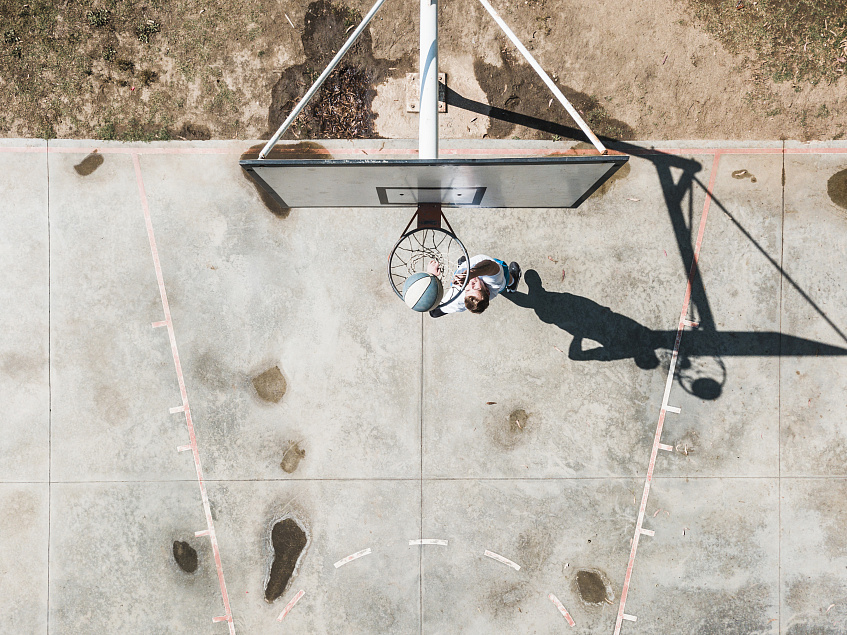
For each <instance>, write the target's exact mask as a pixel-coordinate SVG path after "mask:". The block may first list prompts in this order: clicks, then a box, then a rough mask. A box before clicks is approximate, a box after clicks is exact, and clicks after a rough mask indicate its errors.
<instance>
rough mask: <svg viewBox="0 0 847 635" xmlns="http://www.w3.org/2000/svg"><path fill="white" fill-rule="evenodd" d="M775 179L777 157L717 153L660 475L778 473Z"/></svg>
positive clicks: (778, 214)
mask: <svg viewBox="0 0 847 635" xmlns="http://www.w3.org/2000/svg"><path fill="white" fill-rule="evenodd" d="M781 178H782V156H781V155H736V154H726V155H722V156H721V157H720V160H719V164H718V172H717V178H716V180H715V193H714V197H713V199H712V202H711V205H710V209H709V216H708V221H707V225H706V231H705V234H704V240H703V244H702V250H701V252H700V266H699V277H698V278H696V279H695V281H694V285H693V287H692V306H691V310H690V312H689V319H691V320H694V321H696V322H698V323H699V326H698V327H696V328H689V329H686V331H685V333H684V334H683V336H682V340H681V345H680V359H679V363H678V366H677V378H676V379H677V380H676V382H675V384H674V386H673V388H672V389H671V392H670V399H669V404H670V405H672V406H675V407H678V408H680V409H681V411H680V413H678V414H675V413H669V414H668V415H667V417H666V419H665V427H664V432H663V434H662V441H663V442H664V443H666V444H669V445H672V446H674V451H673V452H672V453H666V452H662V453H661V454H660V456H659V460H658V462H657V468H656V469H657V470H658V473H660V474H663V475H709V476H719V475H724V476H741V475H744V476H776V475H777V473H778V471H779V439H778V425H777V422H778V418H779V384H778V379H777V378H778V374H779V362H780V359H779V352H780V316H779V306H780V288H781V287H780V280H781V276H780V271H779V267H778V264H777V265H774V264H773V263H772V261H775V262H777V263H778V261H779V259H780V255H781V240H782V220H781V219H782V191H781ZM705 183H707V182H704V184H705ZM698 187H699V185H698ZM674 330H675V327H674Z"/></svg>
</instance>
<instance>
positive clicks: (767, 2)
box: [688, 0, 847, 84]
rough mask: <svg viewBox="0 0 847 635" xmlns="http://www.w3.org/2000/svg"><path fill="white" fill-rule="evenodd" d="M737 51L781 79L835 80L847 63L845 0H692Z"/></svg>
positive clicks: (700, 15)
mask: <svg viewBox="0 0 847 635" xmlns="http://www.w3.org/2000/svg"><path fill="white" fill-rule="evenodd" d="M688 3H689V5H690V6H693V7H694V11H695V14H696V16H697V18H698V20H702V21H703V23H704V26H705V27H706V29H707V30H709V31H710V32H711V33H713V34H714V35H716V36H717V37H718V38H719V39H720V40H721V42H723V44H724V45H725V46H726V47H727V48H728V49H729V50H730V51H732V52H733V53H741V54H744V55H747V56H748V59H749V60H750V61H751V63H753V64H756V65H758V66H759V68H760V69H761V71H762V72H764V73H765V74H767V75H768V76H770V77H771V78H773V79H774V80H775V81H778V82H781V81H792V82H795V83H799V82H804V81H805V82H810V83H812V84H816V83H818V82H820V81H827V82H832V81H835V80H837V79H838V78H839V77H841V76H842V75H843V74H844V72H845V69H847V3H845V1H844V0H741V1H739V0H688Z"/></svg>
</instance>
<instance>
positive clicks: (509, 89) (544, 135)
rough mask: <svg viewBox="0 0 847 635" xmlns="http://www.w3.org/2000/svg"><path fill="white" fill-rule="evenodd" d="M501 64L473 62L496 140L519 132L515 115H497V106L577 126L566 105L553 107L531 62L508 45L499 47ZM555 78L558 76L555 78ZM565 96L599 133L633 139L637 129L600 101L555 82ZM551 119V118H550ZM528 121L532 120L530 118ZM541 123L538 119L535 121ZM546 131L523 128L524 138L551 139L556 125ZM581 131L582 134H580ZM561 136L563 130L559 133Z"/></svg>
mask: <svg viewBox="0 0 847 635" xmlns="http://www.w3.org/2000/svg"><path fill="white" fill-rule="evenodd" d="M500 61H501V64H500V65H496V64H487V63H485V62H484V61H482V60H481V59H477V60H475V61H474V75H475V76H476V80H477V82H478V83H479V85H480V87H481V88H482V90H483V91H484V92H485V95H486V97H487V101H488V104H489V105H490V106H491V107H492V109H494V111H493V112H492V113H491V115H492V116H491V118H490V121H489V124H488V130H487V134H488V136H489V137H492V138H495V139H504V138H507V137H509V136H511V135H512V134H514V133H515V131H516V122H515V121H514V119H515V118H514V117H512V116H508V117H505V119H508V120H504V119H498V118H497V114H498V113H497V111H496V109H502V110H505V111H509V112H513V113H514V112H517V113H519V114H520V115H524V116H525V117H529V118H533V119H536V120H541V122H548V123H553V124H556V123H557V122H563V123H562V124H560V125H559V126H558V127H559V128H562V127H564V126H569V127H572V128H576V124H575V123H573V121H572V120H571V118H570V116H569V115H568V114H567V113H566V112H565V110H564V108H563V107H561V106H560V105H559V106H554V107H551V105H550V97H552V95H551V94H550V89H549V88H547V85H546V84H544V82H543V81H542V80H541V79H540V78H539V77H538V75H537V74H536V73H535V71H534V70H533V69H532V67H531V66H529V65H528V64H525V63H523V62H522V61H520V60H518V59H517V58H516V57H515V55H514V53H512V51H511V49H510V48H509V47H508V46H506V45H505V44H504V45H503V46H501V47H500ZM553 79H554V81H555V79H556V78H555V77H554V78H553ZM556 84H557V85H558V86H559V89H560V90H561V91H562V92H563V93H564V95H565V97H567V99H568V100H569V101H570V102H571V104H573V106H574V108H576V109H577V111H578V112H579V113H580V114H581V115H582V118H583V119H584V120H585V122H586V123H587V124H588V126H589V127H590V128H591V129H592V130H593V131H594V133H595V134H597V135H599V136H608V137H612V138H614V139H634V138H635V131H634V130H633V129H632V127H630V126H629V125H628V124H626V123H624V122H623V121H619V120H617V119H614V118H612V117H611V116H610V115H609V113H608V112H606V110H605V108H604V107H603V106H602V105H601V103H600V101H599V100H598V99H597V98H596V97H593V96H591V95H587V94H586V93H581V92H579V91H577V90H574V89H573V88H570V87H568V86H564V85H562V84H560V83H559V82H556ZM551 120H552V121H551ZM527 123H531V122H529V121H527ZM535 123H536V124H538V122H535ZM539 127H543V128H545V130H536V129H533V128H527V127H524V128H521V129H520V133H519V134H520V135H521V138H522V139H532V138H541V139H549V138H550V137H551V135H552V134H553V132H552V129H553V127H555V126H539ZM577 134H580V135H581V133H579V132H578V133H577ZM560 136H562V135H561V133H560Z"/></svg>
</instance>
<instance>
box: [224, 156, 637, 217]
mask: <svg viewBox="0 0 847 635" xmlns="http://www.w3.org/2000/svg"><path fill="white" fill-rule="evenodd" d="M628 160H629V156H628V155H625V154H617V153H616V154H605V155H582V154H580V155H549V156H543V157H509V158H469V159H465V158H450V159H435V160H432V159H244V160H242V161H240V162H239V164H240V165H241V167H242V168H243V169H244V170H245V171H246V172H247V174H248V175H249V176H250V177H251V178H252V179H253V180H254V181H255V182H256V183H257V184H258V185H259V186H260V187H261V188H262V189H263V190H264V191H266V192H267V193H268V194H269V195H270V196H271V197H272V198H273V199H274V200H275V201H276V202H277V203H278V204H279V205H281V206H282V207H285V208H289V209H291V208H298V207H307V208H321V207H323V208H327V207H350V208H373V207H414V206H415V205H417V204H418V202H420V201H414V202H412V201H410V202H398V201H397V200H396V199H393V200H392V199H391V198H390V197H389V196H388V195H387V194H386V191H387V190H389V189H392V188H393V189H403V187H400V186H399V184H395V185H390V184H386V185H384V186H382V187H377V192H378V196H377V199H376V201H378V202H377V203H376V204H371V203H368V204H364V203H362V204H359V203H357V201H355V200H351V201H349V202H347V203H345V204H343V205H322V204H320V202H317V204H308V205H306V204H303V205H291V204H289V202H287V201H286V200H285V198H284V197H283V196H282V195H280V194H279V192H277V191H276V189H275V188H274V187H273V186H272V185H271V184H269V183H268V182H267V181H266V180H265V179H264V178H262V177H261V176H260V175H259V174H258V173H257V172H256V169H257V168H274V169H280V170H283V169H285V168H287V167H289V168H315V169H317V170H320V169H323V168H326V167H335V168H338V167H341V168H342V169H347V168H349V169H351V170H356V169H358V170H367V169H368V168H369V167H373V166H380V167H382V168H397V169H400V170H404V169H408V170H414V168H420V167H435V168H449V167H450V166H455V167H475V166H504V167H505V166H544V165H547V166H550V165H552V166H556V165H561V166H567V165H580V164H596V163H602V164H608V165H609V166H610V169H609V170H608V171H607V172H605V173H604V174H603V175H602V176H600V177H599V178H598V179H597V180H596V181H595V182H594V183H593V184H592V185H591V186H590V187H588V188H587V189H586V190H585V191H584V192H583V193H582V195H581V196H579V198H578V199H577V200H575V201H573V203H572V204H569V205H549V206H534V207H544V208H550V209H557V208H563V209H571V208H576V207H579V206H580V205H581V204H582V203H583V202H585V200H586V199H588V198H589V197H590V196H591V195H592V194H593V193H594V192H596V191H597V189H598V188H600V187H601V186H602V185H603V184H604V183H605V182H606V181H608V179H609V178H611V177H612V176H613V175H614V174H615V172H617V171H618V170H619V169H620V168H621V167H622V166H623V165H624V164H625V163H626V162H627V161H628ZM295 187H296V186H295ZM406 187H408V188H412V189H417V190H427V189H440V190H447V189H451V188H450V187H449V186H440V187H435V188H432V187H429V186H418V187H412V186H406ZM462 187H464V188H465V189H468V187H470V186H458V187H456V188H452V189H460V188H462ZM474 187H476V191H475V192H474V195H473V196H472V197H469V198H470V199H471V202H469V203H457V202H456V201H455V200H452V201H451V200H441V201H434V200H433V201H426V202H429V203H440V204H441V205H443V206H444V207H451V208H459V207H472V208H480V207H482V208H487V207H495V206H489V205H484V204H482V202H483V201H484V194H485V190H484V189H482V191H480V188H482V187H483V186H474ZM380 190H381V191H380ZM497 207H508V208H515V209H521V208H526V207H533V206H521V205H506V206H497Z"/></svg>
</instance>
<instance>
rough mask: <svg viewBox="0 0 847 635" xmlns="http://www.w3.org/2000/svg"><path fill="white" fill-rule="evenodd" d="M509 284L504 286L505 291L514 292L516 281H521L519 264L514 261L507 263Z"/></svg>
mask: <svg viewBox="0 0 847 635" xmlns="http://www.w3.org/2000/svg"><path fill="white" fill-rule="evenodd" d="M509 276H510V277H511V280H510V281H509V286H507V287H506V293H514V292H515V291H517V290H518V283H519V282H520V281H521V266H520V265H519V264H518V263H516V262H510V263H509Z"/></svg>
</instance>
